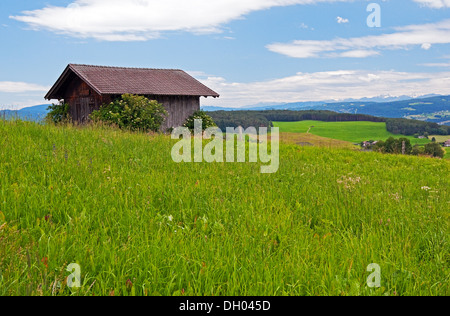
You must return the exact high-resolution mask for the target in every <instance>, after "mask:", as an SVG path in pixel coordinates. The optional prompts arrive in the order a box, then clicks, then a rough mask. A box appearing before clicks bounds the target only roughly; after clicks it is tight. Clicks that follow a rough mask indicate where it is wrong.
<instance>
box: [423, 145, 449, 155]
mask: <svg viewBox="0 0 450 316" xmlns="http://www.w3.org/2000/svg"><path fill="white" fill-rule="evenodd" d="M425 153H426V154H427V155H431V156H433V157H439V158H444V156H445V151H444V149H443V148H442V147H441V145H439V144H438V143H429V144H426V145H425Z"/></svg>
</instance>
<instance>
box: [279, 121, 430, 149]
mask: <svg viewBox="0 0 450 316" xmlns="http://www.w3.org/2000/svg"><path fill="white" fill-rule="evenodd" d="M273 125H274V126H275V127H279V128H280V132H289V133H307V132H308V131H309V133H311V134H314V135H317V136H322V137H327V138H333V139H339V140H344V141H348V142H352V143H361V142H363V141H369V140H386V139H388V138H389V137H391V136H392V137H395V138H399V137H406V138H409V139H410V140H411V143H412V144H413V145H415V144H426V143H428V142H429V140H428V139H416V138H414V137H411V136H402V135H395V134H392V133H390V132H388V131H387V130H386V123H377V122H321V121H300V122H274V123H273Z"/></svg>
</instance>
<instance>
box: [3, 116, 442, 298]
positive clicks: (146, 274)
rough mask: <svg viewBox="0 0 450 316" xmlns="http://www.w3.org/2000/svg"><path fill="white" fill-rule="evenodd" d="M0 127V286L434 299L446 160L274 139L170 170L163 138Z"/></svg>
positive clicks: (18, 291) (59, 291)
mask: <svg viewBox="0 0 450 316" xmlns="http://www.w3.org/2000/svg"><path fill="white" fill-rule="evenodd" d="M314 124H316V123H314ZM0 135H1V137H0V146H1V147H0V148H1V151H0V295H45V296H51V295H80V296H92V295H96V296H100V295H116V296H118V295H167V296H169V295H195V296H197V295H202V296H203V295H207V296H222V295H231V296H247V295H257V296H274V295H389V296H401V295H443V296H444V295H445V296H447V295H449V294H450V286H449V285H450V284H449V282H450V280H449V279H450V255H449V254H450V244H449V238H448V237H449V235H448V232H449V203H450V194H449V187H450V178H449V177H448V174H449V172H450V162H449V161H446V160H441V159H429V158H418V157H410V156H395V155H383V154H379V153H363V152H359V151H354V150H349V149H339V148H326V149H324V148H319V147H300V146H298V145H289V144H281V145H280V169H279V171H278V173H275V174H261V173H260V164H259V163H254V164H250V163H212V164H209V163H181V164H176V163H174V162H173V161H172V160H171V156H170V152H171V148H172V146H173V144H174V142H175V141H173V140H170V139H169V138H168V137H167V136H158V135H144V134H133V133H128V132H121V131H117V130H112V129H107V128H101V127H85V128H75V127H69V126H68V127H53V126H40V125H37V124H34V123H27V122H4V121H0ZM357 140H359V139H356V138H355V139H354V141H357ZM71 263H77V264H79V266H80V268H81V288H79V289H75V288H74V289H69V288H68V287H67V284H66V281H67V277H68V276H69V274H70V272H67V271H66V268H67V266H68V265H69V264H71ZM372 263H376V264H378V265H379V266H380V267H381V287H380V288H369V287H368V286H367V278H368V277H369V275H370V273H371V272H368V271H367V267H368V265H370V264H372Z"/></svg>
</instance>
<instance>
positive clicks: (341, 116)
mask: <svg viewBox="0 0 450 316" xmlns="http://www.w3.org/2000/svg"><path fill="white" fill-rule="evenodd" d="M208 115H210V116H211V117H212V118H213V119H214V121H215V123H216V124H217V126H218V127H219V128H220V129H222V130H225V129H226V128H227V127H238V126H242V127H244V128H247V127H250V126H254V127H272V126H273V124H272V122H298V121H323V122H351V121H368V122H386V128H387V131H388V132H391V133H393V134H402V135H408V136H413V135H416V134H418V135H423V134H425V133H428V134H430V135H450V126H446V125H439V124H437V123H431V122H424V121H417V120H409V119H401V118H384V117H378V116H371V115H366V114H349V113H337V112H332V111H313V110H308V111H290V110H268V111H213V112H208Z"/></svg>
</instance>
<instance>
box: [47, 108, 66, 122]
mask: <svg viewBox="0 0 450 316" xmlns="http://www.w3.org/2000/svg"><path fill="white" fill-rule="evenodd" d="M47 110H48V111H49V112H48V113H47V116H46V117H45V120H46V121H47V122H50V123H54V124H59V123H63V122H69V121H70V114H69V104H67V103H59V104H52V105H50V106H49V107H48V108H47Z"/></svg>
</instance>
